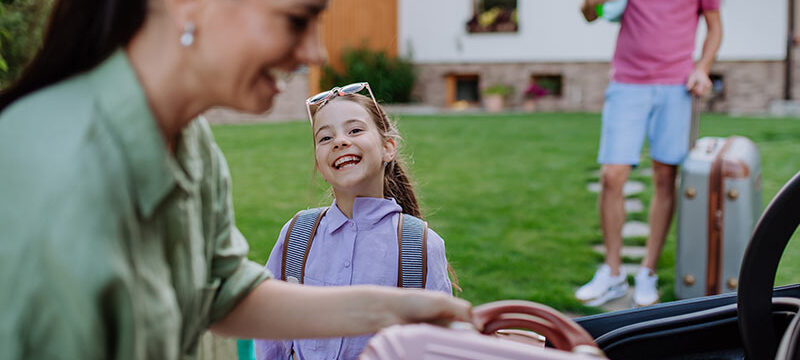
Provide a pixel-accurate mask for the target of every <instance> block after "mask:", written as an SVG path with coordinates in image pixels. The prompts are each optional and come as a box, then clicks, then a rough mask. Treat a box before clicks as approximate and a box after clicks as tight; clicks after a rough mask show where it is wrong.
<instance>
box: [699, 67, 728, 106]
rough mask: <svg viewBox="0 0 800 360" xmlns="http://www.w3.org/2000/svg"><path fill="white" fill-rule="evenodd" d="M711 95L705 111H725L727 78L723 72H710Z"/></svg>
mask: <svg viewBox="0 0 800 360" xmlns="http://www.w3.org/2000/svg"><path fill="white" fill-rule="evenodd" d="M708 78H709V79H711V95H710V96H709V97H708V98H707V100H706V107H705V109H704V110H705V111H724V106H725V105H724V104H725V78H724V77H723V76H722V74H710V75H708Z"/></svg>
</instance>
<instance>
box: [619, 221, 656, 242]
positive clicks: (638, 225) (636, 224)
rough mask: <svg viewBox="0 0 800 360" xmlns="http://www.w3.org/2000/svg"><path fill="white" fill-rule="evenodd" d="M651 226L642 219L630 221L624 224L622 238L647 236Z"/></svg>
mask: <svg viewBox="0 0 800 360" xmlns="http://www.w3.org/2000/svg"><path fill="white" fill-rule="evenodd" d="M649 234H650V226H648V225H647V223H644V222H641V221H628V222H626V223H625V225H623V226H622V238H624V239H627V238H632V237H647V235H649Z"/></svg>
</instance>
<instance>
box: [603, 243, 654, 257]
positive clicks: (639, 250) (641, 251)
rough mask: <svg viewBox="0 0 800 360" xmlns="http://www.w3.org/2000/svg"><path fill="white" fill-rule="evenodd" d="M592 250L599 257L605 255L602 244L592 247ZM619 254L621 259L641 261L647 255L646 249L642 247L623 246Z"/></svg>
mask: <svg viewBox="0 0 800 360" xmlns="http://www.w3.org/2000/svg"><path fill="white" fill-rule="evenodd" d="M592 250H594V251H595V252H596V253H598V254H601V255H605V254H606V246H605V245H603V244H599V245H595V246H592ZM621 253H622V256H623V257H626V258H630V259H636V260H641V259H643V258H644V255H645V254H647V248H645V247H644V246H623V247H622V251H621Z"/></svg>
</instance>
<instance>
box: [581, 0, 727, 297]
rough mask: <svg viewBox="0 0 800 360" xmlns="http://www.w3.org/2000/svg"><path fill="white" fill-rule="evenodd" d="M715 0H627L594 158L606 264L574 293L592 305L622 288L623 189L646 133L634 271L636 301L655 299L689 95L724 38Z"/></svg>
mask: <svg viewBox="0 0 800 360" xmlns="http://www.w3.org/2000/svg"><path fill="white" fill-rule="evenodd" d="M606 1H608V0H584V2H583V5H582V7H581V12H582V13H583V16H584V17H585V18H586V20H587V21H590V22H591V21H594V20H595V19H597V13H596V11H595V9H596V6H597V5H599V4H603V3H605V2H606ZM719 6H720V0H666V1H659V0H628V3H627V6H626V8H625V12H624V13H623V15H622V20H621V23H620V30H619V35H618V37H617V47H616V50H615V52H614V58H613V60H612V61H611V82H610V83H609V85H608V88H607V89H606V93H605V103H604V106H603V114H602V119H603V122H602V133H601V137H600V146H599V152H598V162H599V163H600V164H602V175H601V176H602V180H601V181H602V191H601V192H600V197H599V200H598V208H599V213H600V223H601V226H602V229H603V241H604V243H605V245H606V255H605V263H604V264H603V265H602V266H601V267H600V268H599V269H598V270H597V272H596V273H595V275H594V277H593V278H592V280H591V281H590V282H588V283H587V284H586V285H584V286H582V287H580V288H579V289H578V290H577V291H576V292H575V296H576V298H578V300H581V301H583V302H586V303H587V304H589V305H593V306H598V305H601V304H603V303H605V302H607V301H609V300H612V299H615V298H618V297H622V296H624V295H625V294H626V293H627V289H628V283H627V279H626V274H625V272H624V271H623V270H622V269H621V262H622V261H621V258H620V250H621V248H622V225H623V223H624V221H625V210H624V196H623V193H622V188H623V185H624V184H625V182H626V181H627V179H628V176H629V174H630V171H631V168H632V167H633V166H636V165H638V163H639V157H640V153H641V149H642V145H643V143H644V138H645V137H647V140H648V142H649V145H650V156H651V158H652V160H653V161H652V163H653V183H654V186H655V194H654V196H653V198H652V199H653V200H652V203H651V204H650V213H649V224H650V234H649V236H648V238H647V245H646V246H647V253H646V255H645V257H644V259H643V260H642V264H641V268H640V270H639V271H638V273H637V274H636V275H635V277H634V279H635V286H636V287H635V290H634V296H633V300H634V304H635V305H637V306H645V305H650V304H654V303H656V302H658V300H659V294H658V290H657V282H658V277H657V275H656V273H655V269H656V264H657V262H658V257H659V255H660V253H661V249H662V247H663V245H664V240H665V238H666V235H667V232H668V231H669V227H670V223H671V222H672V216H673V212H674V208H675V178H676V175H677V165H678V164H679V163H680V162H681V161H682V160H683V158H684V157H685V156H686V154H687V153H688V151H689V132H690V127H691V124H690V122H691V108H692V96H693V95H694V96H704V95H706V94H707V93H708V92H709V91H710V89H711V80H710V79H709V76H708V73H709V71H710V70H711V64H712V63H713V62H714V58H715V57H716V54H717V50H718V49H719V45H720V42H721V40H722V22H721V20H720V14H719ZM701 15H702V16H703V18H704V19H705V23H706V26H707V27H708V31H707V34H706V38H705V42H704V44H703V52H702V57H701V58H700V60H699V61H697V62H696V63H695V62H694V61H693V59H692V53H693V52H694V48H695V37H696V36H695V34H696V33H697V26H698V21H699V18H700V16H701Z"/></svg>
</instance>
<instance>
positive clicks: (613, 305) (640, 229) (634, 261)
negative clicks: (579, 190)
mask: <svg viewBox="0 0 800 360" xmlns="http://www.w3.org/2000/svg"><path fill="white" fill-rule="evenodd" d="M634 171H636V172H637V174H638V175H642V176H647V175H649V174H652V169H650V168H646V169H636V170H634ZM592 174H593V176H595V178H597V177H598V175H597V174H599V171H595V172H593V173H592ZM645 187H646V186H645V184H644V183H643V182H641V181H635V180H631V181H628V182H626V183H625V186H624V187H623V189H622V193H623V194H624V195H625V197H626V199H625V212H626V213H627V214H633V213H641V212H644V211H645V206H644V203H642V201H641V200H640V199H638V198H636V196H638V195H639V194H641V193H642V192H643V191H644V190H645ZM601 188H602V187H601V185H600V183H599V182H591V183H589V184H588V185H587V189H588V190H589V191H591V192H593V193H599V192H600V190H601ZM648 234H650V227H649V226H648V225H647V223H644V222H641V221H635V220H629V221H627V222H626V223H625V225H624V226H623V227H622V238H623V239H631V238H646V237H647V235H648ZM592 249H594V251H595V252H597V253H598V254H601V255H605V245H603V244H599V245H595V246H593V247H592ZM646 252H647V250H646V248H645V247H644V246H632V245H624V244H623V246H622V261H623V264H622V269H623V270H624V271H625V272H626V273H627V274H628V276H629V277H632V276H634V275H636V272H638V271H639V263H640V262H641V261H642V258H644V256H645V253H646ZM632 306H633V283H632V282H631V287H630V289H629V290H628V294H627V295H625V296H623V297H621V298H619V299H616V300H613V301H609V302H607V303H605V304H603V305H601V306H600V308H601V309H603V310H605V311H618V310H624V309H630V308H631V307H632Z"/></svg>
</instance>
